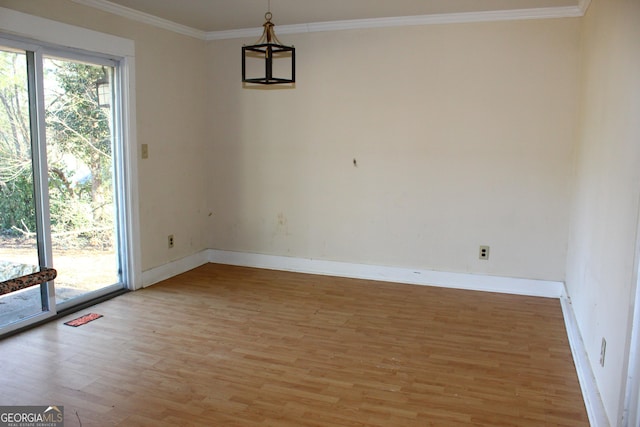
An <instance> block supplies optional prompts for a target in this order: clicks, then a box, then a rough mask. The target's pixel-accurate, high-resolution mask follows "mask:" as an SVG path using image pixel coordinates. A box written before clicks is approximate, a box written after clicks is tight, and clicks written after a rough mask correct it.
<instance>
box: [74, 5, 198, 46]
mask: <svg viewBox="0 0 640 427" xmlns="http://www.w3.org/2000/svg"><path fill="white" fill-rule="evenodd" d="M72 1H74V2H76V3H79V4H83V5H85V6H91V7H94V8H96V9H100V10H102V11H104V12H109V13H113V14H114V15H118V16H122V17H124V18H129V19H131V20H133V21H137V22H142V23H144V24H149V25H153V26H155V27H158V28H162V29H165V30H169V31H173V32H175V33H178V34H182V35H185V36H189V37H195V38H197V39H202V40H206V39H207V33H206V32H205V31H201V30H198V29H195V28H192V27H188V26H186V25H182V24H178V23H176V22H173V21H169V20H168V19H163V18H158V17H157V16H155V15H150V14H148V13H144V12H140V11H139V10H135V9H131V8H129V7H126V6H121V5H119V4H116V3H111V2H110V1H107V0H72Z"/></svg>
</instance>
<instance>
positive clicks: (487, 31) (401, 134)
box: [207, 19, 579, 281]
mask: <svg viewBox="0 0 640 427" xmlns="http://www.w3.org/2000/svg"><path fill="white" fill-rule="evenodd" d="M276 32H277V27H276ZM280 38H281V39H283V41H284V42H285V43H290V44H294V45H295V46H296V48H297V52H296V53H297V55H298V61H297V71H298V83H297V87H296V89H295V90H247V89H243V88H242V86H241V83H240V58H239V57H240V47H241V44H242V42H245V43H246V42H251V41H253V40H245V41H240V40H226V41H215V42H212V43H210V45H209V46H208V53H207V56H208V58H209V60H210V62H211V65H210V74H211V75H212V76H215V79H214V80H212V81H211V83H210V85H209V90H210V93H209V98H210V102H211V103H212V108H211V111H212V115H211V122H210V128H209V133H210V135H211V138H210V140H209V142H208V145H209V147H210V159H211V167H210V168H209V175H208V181H209V197H210V203H211V210H212V211H213V212H214V215H213V216H212V221H211V228H210V231H211V240H210V242H209V243H210V246H211V247H212V248H216V249H225V250H235V251H247V252H258V253H265V254H275V255H285V256H294V257H303V258H316V259H327V260H338V261H345V262H355V263H366V264H376V265H392V266H404V267H409V268H423V269H435V270H442V271H449V272H468V273H485V274H495V275H502V276H512V277H525V278H535V279H548V280H559V281H562V280H564V268H565V259H566V242H567V226H568V213H569V181H570V175H571V173H570V168H571V164H572V163H571V162H572V156H573V151H572V150H573V142H574V140H575V135H574V132H575V129H576V111H577V98H578V96H577V88H578V87H577V83H576V75H577V74H578V65H579V61H578V59H579V58H578V56H579V19H555V20H536V21H518V22H498V23H476V24H456V25H432V26H422V27H404V28H386V29H372V30H361V31H360V30H359V31H341V32H332V33H311V34H295V35H284V36H281V37H280ZM354 158H355V159H356V160H357V163H358V166H357V167H354V165H353V159H354ZM485 244H486V245H490V246H491V257H490V260H489V261H480V260H478V246H479V245H485Z"/></svg>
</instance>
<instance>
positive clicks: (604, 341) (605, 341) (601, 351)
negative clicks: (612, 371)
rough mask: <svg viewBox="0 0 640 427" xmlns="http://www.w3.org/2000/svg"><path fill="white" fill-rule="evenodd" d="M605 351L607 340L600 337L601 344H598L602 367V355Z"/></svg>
mask: <svg viewBox="0 0 640 427" xmlns="http://www.w3.org/2000/svg"><path fill="white" fill-rule="evenodd" d="M606 353H607V340H605V339H604V337H602V344H601V345H600V366H602V367H603V368H604V356H605V354H606Z"/></svg>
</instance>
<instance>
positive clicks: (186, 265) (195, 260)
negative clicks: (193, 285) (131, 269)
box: [142, 251, 209, 288]
mask: <svg viewBox="0 0 640 427" xmlns="http://www.w3.org/2000/svg"><path fill="white" fill-rule="evenodd" d="M208 262H209V260H208V259H207V251H201V252H198V253H195V254H193V255H189V256H187V257H184V258H181V259H178V260H175V261H171V262H169V263H168V264H164V265H161V266H159V267H155V268H152V269H150V270H146V271H143V272H142V287H143V288H146V287H147V286H151V285H154V284H156V283H158V282H161V281H163V280H167V279H169V278H171V277H173V276H177V275H178V274H182V273H184V272H186V271H189V270H193V269H194V268H196V267H200V266H201V265H204V264H206V263H208Z"/></svg>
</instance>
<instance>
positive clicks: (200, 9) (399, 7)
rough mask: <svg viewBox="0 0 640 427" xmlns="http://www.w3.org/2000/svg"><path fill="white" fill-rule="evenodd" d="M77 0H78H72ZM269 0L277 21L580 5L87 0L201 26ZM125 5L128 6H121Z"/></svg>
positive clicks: (256, 20)
mask: <svg viewBox="0 0 640 427" xmlns="http://www.w3.org/2000/svg"><path fill="white" fill-rule="evenodd" d="M74 1H78V0H74ZM269 1H270V3H271V12H272V14H273V20H272V21H273V22H274V23H275V24H276V25H296V24H310V23H318V22H335V21H345V20H359V19H375V18H392V17H406V16H423V15H438V14H451V13H465V12H487V11H517V10H522V9H539V8H567V7H572V8H576V7H579V4H580V3H581V0H109V1H107V0H84V1H82V2H83V3H86V4H89V5H93V6H96V7H102V8H104V7H105V6H108V7H112V8H113V7H114V6H115V7H120V9H122V10H124V8H129V9H132V10H133V11H137V12H142V13H144V14H148V15H152V16H154V17H157V18H162V19H164V20H167V21H171V22H173V23H176V24H180V25H184V26H186V27H190V28H192V29H195V30H198V31H203V32H217V31H229V30H237V29H246V28H256V27H260V26H261V25H262V23H263V22H264V13H265V12H266V11H267V9H268V8H269ZM582 1H584V0H582ZM122 7H124V8H122Z"/></svg>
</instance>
